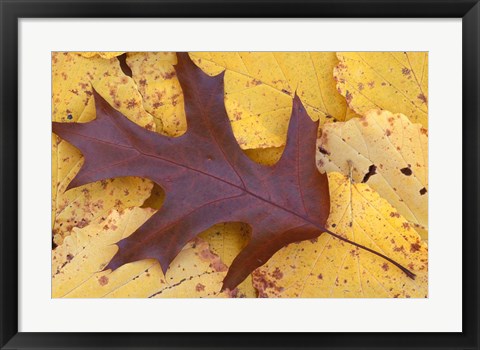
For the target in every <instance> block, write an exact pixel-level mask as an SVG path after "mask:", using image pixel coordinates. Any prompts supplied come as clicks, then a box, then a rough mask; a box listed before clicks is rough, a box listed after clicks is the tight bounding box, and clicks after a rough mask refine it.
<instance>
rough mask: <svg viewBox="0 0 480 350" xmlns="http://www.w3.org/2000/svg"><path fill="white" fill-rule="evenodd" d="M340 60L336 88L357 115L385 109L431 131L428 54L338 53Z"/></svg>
mask: <svg viewBox="0 0 480 350" xmlns="http://www.w3.org/2000/svg"><path fill="white" fill-rule="evenodd" d="M337 56H338V59H339V60H340V63H339V64H338V66H337V67H336V68H335V71H334V75H335V79H336V80H337V87H338V90H339V92H340V93H341V94H342V95H343V96H345V98H346V100H347V103H348V105H349V106H350V107H351V108H352V109H353V110H354V111H355V112H357V113H358V114H360V115H364V114H365V113H366V112H368V111H369V110H370V109H372V108H377V109H386V110H389V111H392V112H394V113H403V114H405V115H406V116H408V117H409V118H410V119H411V120H412V122H416V123H421V124H422V125H423V126H424V127H428V53H427V52H339V53H337Z"/></svg>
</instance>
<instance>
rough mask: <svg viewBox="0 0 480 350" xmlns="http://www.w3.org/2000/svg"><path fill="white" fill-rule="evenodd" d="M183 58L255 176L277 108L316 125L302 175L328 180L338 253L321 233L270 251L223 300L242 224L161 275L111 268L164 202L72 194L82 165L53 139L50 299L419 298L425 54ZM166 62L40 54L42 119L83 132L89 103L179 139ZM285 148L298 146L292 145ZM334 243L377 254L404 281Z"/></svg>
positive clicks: (147, 194) (278, 138) (131, 192)
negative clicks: (44, 80)
mask: <svg viewBox="0 0 480 350" xmlns="http://www.w3.org/2000/svg"><path fill="white" fill-rule="evenodd" d="M190 58H191V59H192V60H193V62H195V64H196V65H197V66H198V67H200V68H201V69H202V70H203V72H205V73H207V74H208V75H210V76H218V74H220V73H222V72H224V75H223V82H222V87H223V88H224V99H223V100H224V103H225V109H226V114H227V115H228V117H226V118H228V119H229V121H230V125H231V130H232V131H233V135H234V138H235V140H236V142H237V143H238V145H239V146H240V147H241V149H242V150H243V152H244V153H245V154H246V155H247V156H248V157H249V158H250V159H251V160H253V161H255V162H257V163H259V164H263V165H267V166H273V168H275V166H274V165H275V164H280V163H281V161H280V163H278V161H279V159H280V158H281V156H282V153H283V151H284V148H285V144H286V143H287V142H288V140H287V130H288V128H289V121H290V119H292V120H293V119H294V116H296V115H297V114H298V113H300V112H298V111H299V110H298V107H295V106H294V108H293V112H292V105H294V104H295V103H296V105H297V106H303V107H302V108H304V111H305V112H306V113H305V116H306V115H307V113H308V116H309V117H310V118H311V119H312V121H311V124H305V125H307V126H303V128H304V129H303V130H306V128H309V127H311V126H312V125H315V124H314V121H318V124H319V130H318V138H317V142H316V159H313V158H314V157H313V153H312V157H311V158H312V159H311V161H312V166H314V165H315V164H316V166H317V168H318V173H317V175H316V176H318V177H319V178H321V177H322V176H323V177H324V176H328V182H329V188H328V192H329V196H330V215H329V217H328V221H327V223H326V227H325V229H326V230H328V231H330V232H335V233H337V234H339V235H340V236H341V237H342V238H343V239H344V240H343V241H342V240H339V239H338V238H336V237H334V236H332V235H330V234H327V233H323V234H321V235H320V236H319V237H318V238H312V239H309V240H305V239H306V238H305V237H306V236H305V237H304V238H303V239H304V240H302V241H300V242H295V243H291V244H288V245H287V246H285V247H283V248H282V249H280V250H278V249H275V251H277V250H278V251H277V252H276V253H275V254H274V255H273V256H272V257H271V258H270V259H268V261H262V260H261V259H259V263H257V264H256V266H255V267H257V268H256V269H255V270H254V271H253V272H252V273H251V274H249V275H248V276H247V277H246V279H245V280H243V277H242V278H241V280H242V281H243V282H242V283H241V284H239V285H238V286H237V284H238V283H234V284H233V285H235V288H233V287H232V288H222V285H223V286H225V285H224V281H225V279H228V278H229V277H228V276H229V275H228V274H229V271H230V272H231V271H233V270H238V268H236V267H235V264H234V263H233V262H234V260H235V258H236V257H237V256H239V254H240V253H241V252H242V251H244V250H245V247H247V244H248V242H249V241H251V237H252V229H251V226H250V225H247V224H245V223H242V222H224V223H219V224H216V225H214V226H213V227H210V228H209V229H207V230H205V231H203V232H201V233H200V234H199V235H198V236H197V237H194V238H193V239H191V240H189V241H188V242H186V243H185V244H182V247H180V249H179V251H178V252H177V253H176V256H175V257H174V260H173V261H171V262H170V263H169V264H168V265H167V266H163V268H162V266H161V264H159V262H158V261H157V260H155V259H143V260H138V261H133V262H129V263H127V264H122V265H120V266H118V268H117V266H115V267H116V268H115V269H114V270H112V269H110V267H111V265H112V261H114V260H115V259H116V258H115V257H116V256H117V257H118V256H119V253H118V246H117V244H116V243H118V242H126V241H128V240H129V238H128V237H130V236H132V237H135V232H136V231H137V229H138V228H139V227H142V225H143V224H144V223H145V222H147V220H149V219H150V218H152V217H154V215H155V214H156V213H157V211H158V210H161V208H162V204H163V203H164V200H165V196H167V197H168V193H166V194H165V193H164V191H163V189H162V188H160V187H159V186H158V185H156V184H155V185H154V184H153V182H151V181H150V180H147V179H145V178H143V177H125V176H124V177H116V178H114V179H104V180H102V181H98V182H94V183H88V184H82V186H79V187H74V186H72V180H73V179H74V178H75V177H76V176H77V174H79V172H80V171H81V169H82V166H83V165H84V163H85V162H84V159H83V157H82V154H81V152H80V151H79V150H78V149H77V148H75V147H74V146H72V145H71V144H69V143H68V142H66V141H64V140H62V139H61V138H60V137H59V136H57V135H55V134H52V234H53V252H52V295H53V297H83V298H85V297H87V298H97V297H137V298H140V297H141V298H143V297H407V298H408V297H417V298H418V297H426V296H427V295H428V285H427V281H428V274H427V270H428V252H427V239H428V149H427V144H428V132H427V128H428V124H427V122H428V118H427V116H428V108H427V106H428V91H427V82H428V57H427V54H426V53H418V52H417V53H413V52H408V53H405V52H392V53H390V52H385V53H362V52H355V53H348V52H339V53H288V52H282V53H246V52H240V53H233V52H228V53H198V52H195V53H190ZM177 63H178V62H177V55H176V54H175V53H144V52H142V53H121V52H115V53H112V52H109V53H96V52H88V53H87V52H82V53H74V52H69V53H54V54H53V55H52V72H53V91H52V113H53V121H54V122H61V123H69V122H76V123H86V122H89V121H92V120H96V119H95V118H96V117H97V119H98V117H99V115H98V113H99V112H98V108H99V107H98V101H99V96H100V97H101V99H102V100H103V101H104V103H105V106H107V107H108V108H112V110H113V111H115V113H117V111H118V112H120V113H121V114H123V116H125V117H126V118H128V119H129V120H130V121H131V122H133V123H135V124H137V125H139V126H138V128H139V129H141V127H143V128H145V130H149V131H151V132H152V133H153V132H156V133H158V134H161V135H165V136H169V137H172V138H175V137H179V136H181V135H185V133H186V131H187V130H188V125H190V127H192V125H191V123H190V122H189V123H187V119H188V115H186V113H185V99H184V91H182V87H181V84H180V82H179V79H178V73H179V71H176V68H175V65H177ZM177 68H178V67H177ZM202 74H203V73H202ZM182 86H184V85H182ZM295 95H297V96H298V97H299V99H294V96H295ZM223 100H222V105H223ZM295 100H296V101H297V102H295V103H294V101H295ZM300 102H301V103H300ZM107 107H105V108H107ZM296 108H297V109H296ZM302 110H303V109H302ZM295 111H297V112H295ZM187 114H188V113H187ZM305 118H308V117H307V116H306V117H305ZM307 121H308V120H307ZM308 123H310V121H308ZM187 124H188V125H187ZM290 124H291V123H290ZM302 125H303V124H302ZM300 130H302V129H300ZM102 131H103V132H104V133H107V130H103V129H98V130H97V131H95V132H98V134H99V135H100V134H102ZM289 134H290V132H289ZM298 135H299V137H298V140H299V141H298V142H299V143H298V144H299V145H300V142H301V141H302V142H304V140H305V139H307V138H306V136H304V137H303V139H302V137H301V135H302V134H301V131H300V132H299V133H298ZM107 136H108V135H107ZM312 136H315V135H314V134H312ZM289 139H290V137H289ZM119 142H120V141H119ZM314 142H315V140H313V143H314ZM312 146H313V145H312ZM298 147H299V146H298V145H297V148H298ZM301 147H302V148H300V150H301V149H304V148H305V147H307V146H305V145H303V144H301ZM288 149H289V148H288V146H287V150H288ZM253 161H252V162H251V163H252V164H255V163H254V162H253ZM302 166H303V165H302ZM253 168H255V166H253ZM315 171H316V170H315ZM325 173H326V174H327V175H321V174H325ZM273 174H275V173H273ZM85 183H87V182H85ZM70 187H72V188H70ZM315 196H316V197H320V196H319V195H318V194H317V195H315ZM316 197H314V198H309V200H312V203H315V199H316ZM321 200H322V198H318V203H319V204H318V206H319V209H318V210H319V212H320V211H321V207H322V205H321ZM307 207H308V204H307ZM323 207H324V206H323ZM253 237H255V236H254V235H253ZM345 240H350V241H353V242H356V243H357V244H359V245H361V246H364V247H367V248H369V249H371V250H374V251H376V252H378V253H380V254H382V255H384V256H388V257H389V258H390V259H392V260H394V261H395V262H397V263H398V264H401V265H402V266H404V267H405V268H407V269H408V270H410V271H411V272H413V273H414V274H415V275H416V278H415V279H412V278H409V277H408V276H407V275H406V274H405V273H404V272H402V271H401V270H400V269H398V268H397V267H396V266H395V265H394V264H392V263H390V262H389V261H387V260H386V259H384V258H382V257H381V256H379V255H375V254H372V253H371V252H369V251H367V250H365V249H362V248H360V247H358V246H355V245H352V244H350V243H348V242H346V241H345ZM112 259H113V260H112ZM232 263H233V267H232V268H230V267H231V266H232ZM167 267H168V268H167Z"/></svg>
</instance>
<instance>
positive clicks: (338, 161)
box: [317, 109, 428, 239]
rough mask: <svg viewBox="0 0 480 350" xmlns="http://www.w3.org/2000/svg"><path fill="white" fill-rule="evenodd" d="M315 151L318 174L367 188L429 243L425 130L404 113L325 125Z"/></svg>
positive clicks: (369, 114)
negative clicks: (340, 175)
mask: <svg viewBox="0 0 480 350" xmlns="http://www.w3.org/2000/svg"><path fill="white" fill-rule="evenodd" d="M317 146H318V147H317V164H318V168H319V170H320V171H322V172H332V171H339V172H341V173H343V174H344V175H347V176H351V177H352V179H353V180H354V181H355V182H357V183H367V184H368V185H369V186H370V187H371V188H372V189H374V190H375V191H377V192H378V193H379V194H380V195H381V196H382V197H383V198H385V199H386V200H387V201H388V202H389V203H390V204H391V205H393V206H394V207H395V208H397V210H398V212H399V213H400V214H402V215H403V216H404V217H405V218H406V219H407V220H409V221H410V222H411V223H413V224H414V225H416V226H417V227H418V228H419V229H421V230H422V236H423V237H424V239H426V238H427V230H428V131H427V129H425V128H424V127H422V125H421V124H419V123H412V122H410V120H409V119H408V118H407V117H406V116H405V115H403V114H400V113H397V114H393V113H391V112H388V111H385V110H383V111H382V110H378V109H377V110H370V111H369V112H367V113H366V114H365V116H364V117H362V118H354V119H352V120H350V121H348V122H344V123H331V124H329V125H325V126H324V127H323V128H322V136H321V137H320V138H319V139H318V144H317Z"/></svg>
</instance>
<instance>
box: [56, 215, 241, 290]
mask: <svg viewBox="0 0 480 350" xmlns="http://www.w3.org/2000/svg"><path fill="white" fill-rule="evenodd" d="M154 213H155V211H154V210H152V209H142V208H129V209H126V210H124V211H122V212H118V211H115V210H114V211H112V212H111V213H110V215H108V217H107V218H106V219H105V220H104V221H102V222H100V223H97V224H92V225H89V226H87V227H85V228H82V229H74V232H73V234H72V235H70V236H69V237H67V238H65V240H64V242H63V244H62V245H60V246H58V247H57V248H56V249H55V250H54V251H53V254H52V297H54V298H61V297H63V298H100V297H106V298H126V297H130V298H145V297H152V298H165V297H175V298H182V297H185V298H194V297H195V298H196V297H228V296H230V294H231V293H235V292H236V291H232V292H228V293H227V292H223V293H219V291H220V289H221V286H222V281H223V278H224V277H225V274H226V271H227V267H226V265H225V264H223V263H222V262H221V261H220V259H219V258H218V256H216V255H215V254H213V253H212V252H211V251H210V250H209V246H208V244H207V243H206V242H205V241H203V240H201V239H196V240H193V241H191V242H189V243H188V244H187V245H186V246H185V247H184V248H183V250H182V251H181V252H180V253H179V255H178V256H177V257H176V258H175V259H174V261H173V262H172V263H171V265H170V268H169V269H168V271H167V273H166V275H164V274H163V272H162V270H161V268H160V265H159V264H158V262H157V261H156V260H152V259H147V260H141V261H136V262H133V263H129V264H126V265H123V266H121V267H119V268H118V269H117V270H115V271H113V272H112V271H110V270H106V271H102V270H103V268H104V267H105V266H106V265H107V264H108V262H109V261H110V260H111V258H112V257H113V256H114V254H115V253H116V252H117V250H118V247H117V246H116V245H115V243H116V242H118V241H119V240H120V239H122V238H125V237H127V236H129V235H130V234H132V233H133V232H134V231H135V230H136V229H137V228H138V227H139V226H140V225H142V224H143V223H144V222H145V221H146V220H147V219H148V218H149V217H150V216H151V215H153V214H154Z"/></svg>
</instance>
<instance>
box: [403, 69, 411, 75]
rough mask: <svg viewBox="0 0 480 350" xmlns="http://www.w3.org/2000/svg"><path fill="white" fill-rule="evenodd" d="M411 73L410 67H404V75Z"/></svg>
mask: <svg viewBox="0 0 480 350" xmlns="http://www.w3.org/2000/svg"><path fill="white" fill-rule="evenodd" d="M410 73H411V70H410V69H408V68H406V67H404V68H402V74H403V75H405V76H408V75H410Z"/></svg>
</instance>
